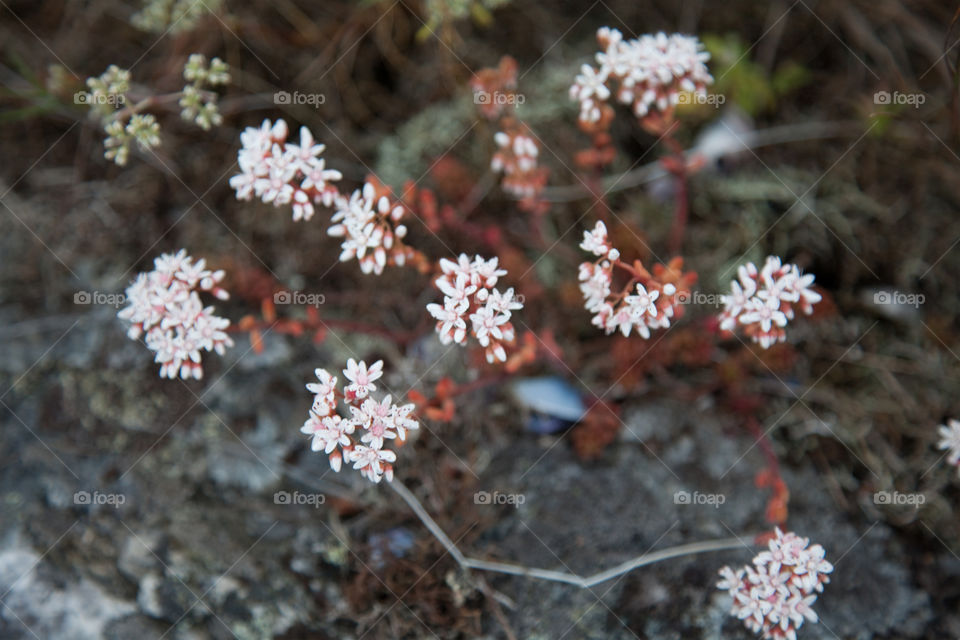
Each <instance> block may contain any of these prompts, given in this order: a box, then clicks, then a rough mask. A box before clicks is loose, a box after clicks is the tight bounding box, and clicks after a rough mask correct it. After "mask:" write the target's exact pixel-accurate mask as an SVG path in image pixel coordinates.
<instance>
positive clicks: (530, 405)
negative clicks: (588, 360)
mask: <svg viewBox="0 0 960 640" xmlns="http://www.w3.org/2000/svg"><path fill="white" fill-rule="evenodd" d="M510 389H511V391H512V392H513V396H514V398H516V400H517V402H518V403H519V404H520V405H521V406H522V407H523V408H525V409H527V410H528V411H530V413H531V417H530V420H529V421H528V423H527V428H528V429H529V430H530V431H533V432H535V433H556V432H557V431H561V430H563V429H565V428H567V427H569V426H570V424H571V423H574V422H577V421H579V420H580V419H581V418H582V417H583V415H584V414H585V413H586V412H587V407H586V405H584V403H583V399H582V398H581V397H580V393H579V391H577V389H576V388H575V387H573V385H571V384H570V383H568V382H567V381H566V380H564V379H563V378H559V377H556V376H544V377H540V378H523V379H521V380H517V381H515V382H514V383H513V384H512V385H510Z"/></svg>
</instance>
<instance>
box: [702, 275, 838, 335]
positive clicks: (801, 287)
mask: <svg viewBox="0 0 960 640" xmlns="http://www.w3.org/2000/svg"><path fill="white" fill-rule="evenodd" d="M813 280H814V276H813V274H809V273H808V274H806V275H802V274H801V273H800V269H799V268H798V267H797V265H795V264H782V263H781V260H780V258H778V257H776V256H768V257H767V261H766V263H765V264H764V265H763V269H761V270H759V271H758V270H757V267H756V265H754V264H753V263H752V262H748V263H747V264H745V265H742V266H740V267H739V268H738V269H737V280H734V281H733V282H732V283H731V285H730V286H731V292H730V294H729V295H724V296H721V300H722V302H723V305H724V309H723V312H722V313H721V314H720V328H721V329H722V330H724V331H734V330H735V329H736V328H737V325H738V324H739V325H743V326H744V327H746V329H745V332H746V333H747V335H749V336H750V337H751V339H752V340H753V341H754V342H756V343H759V344H760V346H761V347H763V348H764V349H769V348H770V347H771V346H772V345H774V344H775V343H777V342H783V341H784V340H785V339H786V332H785V331H784V327H786V326H787V322H788V321H790V320H793V317H794V307H796V308H798V309H799V310H800V311H802V312H803V313H804V314H806V315H810V314H811V313H813V305H814V304H816V303H818V302H820V300H821V296H820V294H819V293H817V292H816V291H814V290H813V289H811V288H810V286H811V285H812V284H813Z"/></svg>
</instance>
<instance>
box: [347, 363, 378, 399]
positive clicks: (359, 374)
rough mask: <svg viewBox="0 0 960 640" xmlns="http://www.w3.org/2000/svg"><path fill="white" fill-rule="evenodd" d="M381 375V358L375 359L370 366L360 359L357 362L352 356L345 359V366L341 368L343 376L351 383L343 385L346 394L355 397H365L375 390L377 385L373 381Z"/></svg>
mask: <svg viewBox="0 0 960 640" xmlns="http://www.w3.org/2000/svg"><path fill="white" fill-rule="evenodd" d="M382 375H383V360H377V361H376V362H374V363H373V364H372V365H371V366H370V368H369V369H368V368H367V363H366V362H364V361H363V360H361V361H360V362H359V363H357V362H356V361H354V359H353V358H350V359H349V360H347V368H346V369H344V370H343V376H344V378H346V379H347V380H349V381H350V383H351V384H349V385H348V386H346V387H344V389H343V391H344V393H346V394H352V395H353V396H354V397H356V398H360V399H362V398H366V397H367V395H369V393H370V392H371V391H376V390H377V387H376V385H375V384H373V382H374V381H375V380H379V379H380V377H381V376H382Z"/></svg>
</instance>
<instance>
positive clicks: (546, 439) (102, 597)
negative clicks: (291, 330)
mask: <svg viewBox="0 0 960 640" xmlns="http://www.w3.org/2000/svg"><path fill="white" fill-rule="evenodd" d="M112 315H113V313H112V310H111V309H109V308H108V309H97V310H94V311H93V312H92V313H90V314H84V315H83V316H77V317H76V318H64V319H63V323H62V325H58V326H55V327H50V328H49V333H45V334H44V335H43V337H42V338H41V336H40V335H33V336H32V337H30V338H23V337H20V338H12V337H8V338H6V339H5V343H4V353H5V357H4V359H3V367H4V381H5V384H4V387H5V388H10V386H11V384H13V385H14V386H13V387H12V388H11V389H10V391H9V392H8V393H7V394H6V395H5V396H4V398H3V402H4V405H5V407H6V408H5V414H4V438H3V445H2V453H0V455H2V458H0V459H2V461H3V464H2V484H0V486H2V488H3V493H2V496H0V504H2V508H3V517H2V520H0V522H2V530H0V539H2V541H3V544H2V552H0V592H2V593H4V594H5V595H4V596H3V603H4V608H3V613H2V615H0V632H2V635H3V637H5V638H14V639H19V638H31V637H39V638H76V639H78V640H82V639H85V638H91V639H92V638H101V637H104V638H117V639H120V638H134V637H137V638H152V637H157V638H159V637H165V638H233V637H236V638H244V639H245V638H268V637H272V638H322V637H329V638H359V637H392V636H393V634H394V633H399V632H401V631H403V632H404V633H409V634H411V636H412V637H434V636H433V634H436V636H439V637H452V636H451V633H452V631H450V629H451V627H458V626H462V627H463V629H462V630H461V632H463V633H468V634H470V635H471V636H472V637H480V636H486V637H499V636H500V635H501V634H502V633H503V631H502V629H501V628H500V627H499V626H498V624H497V623H496V622H495V620H494V619H492V618H491V617H490V616H489V615H487V616H482V617H478V615H479V612H480V611H481V610H482V609H483V607H482V605H481V604H479V600H480V599H481V598H480V596H479V594H478V592H477V589H478V587H477V586H476V585H475V584H474V583H473V581H472V579H471V576H470V575H467V574H463V573H461V572H460V571H459V570H458V569H457V567H456V565H455V564H454V563H453V562H452V561H451V560H450V559H449V558H448V557H444V556H443V554H442V553H441V550H440V548H439V546H438V545H437V544H435V543H434V542H432V541H431V539H430V537H429V534H428V532H427V531H426V530H425V529H424V527H423V526H422V525H421V524H420V523H419V522H418V521H417V520H416V519H415V518H414V517H412V514H410V513H409V512H408V511H407V510H406V508H405V506H404V505H403V503H402V502H400V501H399V500H398V499H397V498H396V496H395V495H393V493H392V492H391V491H390V490H389V489H387V488H386V487H365V486H363V485H361V484H359V483H347V484H343V483H342V482H341V481H345V480H348V479H349V478H346V477H345V478H340V477H337V478H336V480H333V479H331V476H332V474H330V473H328V472H327V471H326V470H325V469H324V467H325V462H324V461H323V460H322V458H320V457H317V456H313V455H304V450H305V447H304V443H303V441H302V440H301V438H300V436H299V434H298V432H297V429H296V426H297V424H298V422H297V420H298V418H299V415H298V412H297V409H299V408H302V407H301V406H300V405H304V401H303V400H304V399H303V398H295V397H294V394H295V393H296V387H297V384H296V380H294V379H293V376H292V375H284V374H283V373H282V372H290V371H299V370H302V369H307V368H308V367H309V366H310V365H309V359H310V358H309V357H305V356H304V354H303V353H299V354H298V350H297V349H295V348H293V346H292V344H290V343H288V342H287V341H286V339H282V338H278V339H277V340H276V341H273V342H271V343H270V346H269V348H268V349H267V350H265V352H264V353H263V354H259V355H254V354H252V353H248V354H246V355H241V354H242V350H238V351H240V354H238V355H237V356H236V357H233V358H228V359H227V360H226V361H225V362H224V366H223V369H224V371H220V372H216V373H214V374H213V375H211V376H210V380H209V381H206V382H204V383H188V384H181V383H178V382H172V383H167V384H163V385H161V384H156V382H155V381H153V380H152V372H151V371H150V365H149V363H148V359H149V356H148V354H147V353H146V352H145V351H144V350H142V349H140V348H138V345H136V344H135V343H133V342H128V341H126V340H125V338H124V336H123V334H122V332H121V331H119V327H118V326H117V323H116V322H115V321H114V320H113V318H112ZM56 336H61V339H60V340H59V341H58V342H56V344H55V346H53V347H52V348H50V347H49V344H50V341H51V339H52V337H53V338H54V339H55V337H56ZM105 352H108V353H109V354H110V355H109V357H107V358H106V361H105V362H104V358H103V357H102V354H103V353H105ZM30 362H34V363H35V365H34V366H33V367H32V368H31V367H29V365H28V366H24V365H27V363H30ZM25 370H26V373H25V374H24V371H25ZM400 378H401V377H400V376H395V377H394V378H393V379H392V380H391V381H390V382H389V384H402V380H401V379H400ZM14 383H15V384H14ZM298 400H299V401H298ZM498 402H499V403H500V404H501V405H502V406H500V407H498V408H496V409H494V410H493V411H492V414H493V416H498V415H502V416H511V415H513V416H516V415H518V414H517V413H516V411H514V410H513V409H512V408H510V405H509V404H506V405H504V404H503V403H504V402H505V401H503V400H499V401H498ZM468 413H469V412H468ZM161 416H162V417H161ZM502 419H503V418H502V417H488V416H480V417H478V418H477V419H476V422H477V424H478V425H480V426H482V425H484V424H490V423H491V422H493V421H494V420H502ZM506 420H507V422H506V423H505V424H501V425H500V426H499V427H498V426H491V428H492V429H493V430H494V431H495V432H498V433H499V432H513V437H512V442H511V443H509V444H506V446H495V447H494V448H493V449H491V450H488V451H486V452H484V456H486V458H484V459H475V458H472V459H471V460H470V462H469V463H468V462H467V461H466V460H464V459H461V460H459V461H457V460H455V458H454V456H455V455H456V456H458V457H460V456H462V458H469V457H470V456H468V455H467V454H466V453H465V452H462V451H461V452H449V453H448V456H447V458H448V459H447V460H446V461H441V462H439V463H436V464H441V465H442V464H448V465H454V466H460V465H461V464H462V465H463V467H464V469H461V471H460V474H459V477H460V480H459V481H458V482H457V483H455V487H456V488H454V489H445V490H441V491H440V492H439V493H440V494H444V495H443V497H439V496H437V495H429V496H428V495H421V498H422V499H423V501H424V503H425V505H426V506H427V508H428V509H431V510H432V509H434V508H435V507H436V505H437V504H438V503H439V504H440V505H441V506H442V507H443V510H442V511H441V512H437V511H434V515H435V517H436V518H437V520H438V521H439V522H440V523H442V524H443V526H445V527H446V528H447V530H448V532H449V533H450V535H452V536H453V537H454V538H455V539H456V538H460V539H461V546H462V548H463V549H464V550H465V551H467V552H468V553H469V554H470V555H473V556H477V557H485V558H489V559H500V560H504V561H513V562H519V563H523V564H527V565H530V566H538V567H544V568H556V569H566V570H569V571H572V572H574V573H579V574H581V575H586V574H588V573H593V572H596V571H598V570H600V569H603V568H607V567H609V566H613V565H614V564H616V563H618V562H620V561H623V560H625V559H627V558H629V557H632V556H635V555H638V554H640V553H643V552H645V551H647V550H651V549H659V548H663V547H667V546H670V545H673V544H682V543H686V542H691V541H698V540H705V539H714V538H727V537H731V536H733V535H744V536H745V538H744V539H745V541H746V542H747V543H749V535H748V534H749V533H751V532H753V531H754V530H755V529H756V528H757V527H758V525H760V524H761V523H762V512H763V508H764V497H763V495H762V493H761V492H758V491H756V490H754V489H752V486H751V485H752V474H753V472H754V471H753V470H754V469H755V468H756V467H757V466H758V465H760V464H762V460H761V459H760V456H759V452H758V451H757V449H756V448H755V447H754V448H751V440H750V439H749V438H747V437H744V436H742V435H731V433H735V431H734V430H733V428H732V425H731V424H730V423H729V421H728V420H725V419H724V418H723V417H722V416H720V415H719V414H718V412H717V411H716V410H715V408H714V407H711V406H709V404H703V405H698V406H696V407H689V406H684V405H680V404H677V403H676V402H672V401H670V400H667V399H653V398H651V399H648V400H639V401H637V402H636V403H634V404H633V405H632V406H631V407H630V409H629V411H627V413H626V415H625V417H624V422H625V424H626V425H627V427H628V429H627V430H625V431H623V433H622V436H621V439H620V441H619V442H618V443H616V444H615V445H614V447H613V449H614V451H613V453H612V454H611V455H610V456H609V457H608V458H607V459H605V460H604V462H603V463H602V464H584V463H582V462H581V461H579V460H578V459H577V458H576V457H575V456H574V455H573V453H572V452H571V451H570V449H569V447H568V446H566V445H564V444H563V443H562V442H561V443H559V444H558V443H557V442H556V439H557V438H558V437H559V436H542V435H536V434H533V433H529V432H524V431H523V425H522V424H521V423H520V422H519V421H518V420H517V419H516V418H507V419H506ZM108 424H109V425H114V428H113V429H106V428H105V425H108ZM665 425H669V426H670V427H669V432H668V431H666V430H665V429H664V426H665ZM434 428H435V429H437V430H438V431H439V433H438V434H437V437H438V438H441V437H442V435H441V434H442V433H443V429H444V427H438V426H436V425H435V426H434ZM446 428H449V427H446ZM500 444H504V443H503V442H501V443H500ZM407 464H409V465H411V466H412V465H422V464H428V465H429V464H431V463H430V462H428V461H427V462H424V461H419V460H417V461H414V460H410V461H407ZM474 473H476V477H473V474H474ZM785 477H786V480H787V481H788V484H789V485H790V486H791V487H793V488H794V493H793V499H792V502H791V517H793V518H795V519H796V520H797V521H802V522H803V523H804V524H805V530H804V535H808V536H810V537H811V538H812V539H813V540H815V541H818V542H820V543H821V544H823V545H824V546H825V547H826V549H827V550H828V554H829V555H828V557H829V558H830V559H831V560H833V562H834V563H835V564H836V571H835V573H834V577H833V580H832V582H831V583H830V584H829V585H828V587H827V589H826V593H825V595H824V596H823V597H822V598H821V599H820V602H819V603H818V605H817V608H818V610H819V612H820V615H821V618H822V620H823V624H820V625H809V627H808V628H804V637H805V638H844V639H846V638H851V639H854V638H855V639H867V638H922V637H932V636H931V635H930V633H931V631H930V630H931V629H933V628H939V629H942V630H951V629H952V630H958V629H960V616H958V615H957V614H956V612H947V611H943V610H938V607H937V606H936V604H935V602H933V601H932V600H931V597H930V596H929V595H928V594H927V593H925V591H924V590H923V589H922V588H921V587H920V585H918V584H917V577H916V575H915V573H914V569H913V566H914V562H915V557H913V556H914V554H915V553H916V551H915V550H914V551H911V548H910V541H909V540H905V539H904V538H903V537H902V536H901V535H898V533H897V532H896V530H894V529H892V528H891V527H890V526H889V525H888V524H886V523H884V522H882V521H879V520H874V521H870V520H869V519H867V518H851V517H850V516H849V515H847V514H844V513H843V512H841V511H840V510H838V509H837V507H836V504H835V502H834V498H833V495H832V493H831V491H832V489H831V487H829V486H828V485H827V482H826V481H825V479H824V478H823V477H822V476H821V475H820V474H818V473H816V472H815V471H814V470H811V469H809V468H808V469H789V470H787V471H786V472H785ZM467 478H469V479H467ZM279 491H286V492H288V493H292V492H294V491H299V492H302V493H303V494H310V495H314V494H317V493H320V494H323V495H324V496H325V497H326V503H325V504H323V505H311V504H301V505H291V504H277V503H276V501H275V499H274V496H275V494H276V492H279ZM475 491H489V492H494V491H496V492H500V493H504V494H516V495H522V496H523V504H520V505H509V504H506V505H480V506H478V505H476V504H474V500H473V499H472V493H473V492H475ZM678 491H689V492H691V493H692V492H694V491H699V492H701V493H703V494H718V495H722V496H723V497H724V498H723V500H724V501H723V504H719V505H709V504H703V505H695V504H689V505H683V504H679V505H678V504H677V503H676V501H675V499H674V496H675V494H676V492H678ZM77 492H87V493H88V494H89V495H90V496H91V497H90V499H89V502H90V503H88V504H83V501H84V499H83V498H82V497H81V498H78V497H77V496H78V493H77ZM98 495H99V496H100V497H99V498H98V497H97V496H98ZM118 496H119V498H118ZM78 501H79V502H81V503H80V504H78ZM98 501H99V502H101V504H96V503H97V502H98ZM120 501H122V503H121V504H116V503H117V502H120ZM91 503H92V504H91ZM341 513H342V514H344V516H349V517H341V515H339V514H341ZM394 554H396V556H395V555H394ZM924 554H927V555H929V556H931V557H930V560H931V561H932V562H933V564H935V565H936V566H937V567H938V572H939V573H940V574H941V575H942V576H944V579H948V578H949V577H950V576H956V575H957V574H958V573H960V560H958V559H957V558H956V557H955V556H954V555H953V554H952V553H951V552H950V551H949V549H948V548H947V547H946V546H944V547H942V548H939V549H937V548H929V549H926V550H925V551H924ZM751 556H752V552H751V551H749V550H748V548H746V546H745V548H744V549H741V550H735V551H721V552H714V553H709V554H704V555H699V556H694V557H689V558H684V559H680V560H674V561H668V562H665V563H663V564H658V565H653V566H650V567H646V568H642V569H639V570H636V571H634V572H632V573H630V574H628V575H625V576H623V577H620V578H617V579H615V580H612V581H610V582H608V583H605V584H602V585H599V586H597V587H595V588H593V589H590V590H580V589H578V588H576V587H572V586H568V585H561V584H555V583H548V582H538V581H534V580H529V579H526V578H519V577H501V576H495V575H491V576H487V581H488V582H489V585H490V587H492V588H495V589H497V590H499V591H500V592H502V593H503V594H504V595H505V596H507V597H508V598H509V599H510V600H511V601H512V603H513V607H512V608H504V614H505V616H506V619H507V620H508V624H509V626H510V627H511V628H512V629H513V632H514V633H515V634H516V635H517V637H522V638H561V637H569V638H633V637H639V638H658V639H663V638H689V637H698V638H700V637H702V638H733V637H743V638H747V637H749V634H747V633H746V632H745V631H743V630H741V629H740V628H739V624H738V623H737V622H736V621H735V620H733V619H731V618H729V616H727V615H726V608H727V606H728V602H727V601H726V598H725V597H724V596H723V595H722V594H720V593H719V592H717V591H716V590H715V589H714V588H713V583H714V582H715V580H716V577H715V576H716V571H717V569H718V568H719V567H720V566H722V565H723V564H727V563H745V562H748V561H749V558H750V557H751ZM411 578H412V580H411ZM418 581H419V582H418ZM401 586H402V587H404V588H406V589H408V590H412V589H417V591H416V592H415V593H416V594H417V597H416V598H412V599H411V598H401V599H400V600H397V599H396V597H397V596H401V595H404V594H403V592H400V591H397V589H399V588H401ZM425 586H429V587H430V589H429V590H428V591H427V592H426V593H424V587H425ZM358 589H365V590H369V593H365V594H364V593H357V590H358ZM391 592H393V593H391ZM364 599H367V600H368V602H367V603H366V604H367V607H366V610H365V611H364V612H363V614H362V615H361V616H358V615H357V613H356V610H355V608H354V607H355V605H356V604H358V603H359V602H361V601H363V600H364ZM407 601H409V602H410V604H409V605H408V604H406V602H407ZM404 609H405V610H406V611H404V614H405V615H403V616H400V621H399V622H398V621H396V620H393V619H392V618H391V617H390V616H389V614H390V613H391V612H394V611H395V610H401V611H402V610H404ZM470 611H473V612H474V613H473V614H472V616H471V615H468V616H467V620H468V621H467V622H464V621H463V620H460V621H459V622H457V623H456V624H451V617H453V618H459V617H461V616H464V615H465V614H468V613H469V612H470ZM385 614H386V615H385ZM471 618H472V619H471ZM935 619H938V620H937V622H936V624H934V621H935ZM392 624H395V625H401V624H407V625H409V628H406V629H403V628H402V627H393V628H391V625H392ZM447 625H449V626H447ZM953 632H954V631H947V633H953ZM454 635H455V634H454Z"/></svg>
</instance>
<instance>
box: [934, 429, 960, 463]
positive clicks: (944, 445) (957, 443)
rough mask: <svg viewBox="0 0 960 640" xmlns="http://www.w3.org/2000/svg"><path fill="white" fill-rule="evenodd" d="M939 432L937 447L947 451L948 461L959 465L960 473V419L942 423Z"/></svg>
mask: <svg viewBox="0 0 960 640" xmlns="http://www.w3.org/2000/svg"><path fill="white" fill-rule="evenodd" d="M939 433H940V442H938V443H937V448H938V449H945V450H946V451H947V462H948V463H949V464H952V465H954V466H956V467H958V473H960V421H958V420H954V419H953V418H951V419H949V420H947V423H946V424H943V425H940V429H939Z"/></svg>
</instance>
